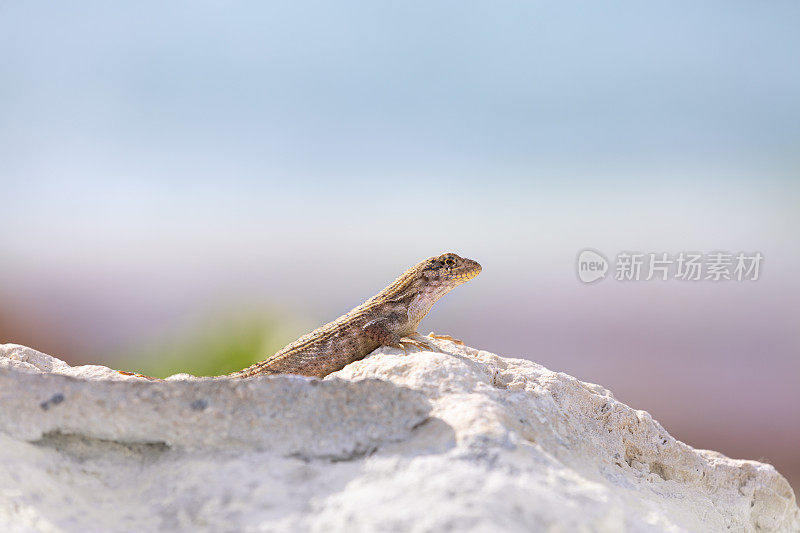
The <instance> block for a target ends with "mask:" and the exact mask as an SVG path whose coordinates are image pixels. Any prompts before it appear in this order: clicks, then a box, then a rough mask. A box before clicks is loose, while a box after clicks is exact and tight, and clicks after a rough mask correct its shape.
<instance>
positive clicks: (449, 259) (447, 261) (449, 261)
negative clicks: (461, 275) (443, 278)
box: [444, 257, 456, 267]
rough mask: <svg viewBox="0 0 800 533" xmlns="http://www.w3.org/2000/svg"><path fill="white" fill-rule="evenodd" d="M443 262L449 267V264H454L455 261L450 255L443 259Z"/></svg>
mask: <svg viewBox="0 0 800 533" xmlns="http://www.w3.org/2000/svg"><path fill="white" fill-rule="evenodd" d="M444 264H445V265H447V266H449V267H451V266H453V265H455V264H456V262H455V261H453V258H452V257H448V258H447V259H445V260H444Z"/></svg>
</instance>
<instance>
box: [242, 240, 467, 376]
mask: <svg viewBox="0 0 800 533" xmlns="http://www.w3.org/2000/svg"><path fill="white" fill-rule="evenodd" d="M480 272H481V266H480V265H479V264H478V263H477V262H476V261H473V260H472V259H465V258H462V257H459V256H458V255H456V254H454V253H445V254H442V255H440V256H437V257H431V258H429V259H426V260H424V261H421V262H419V263H417V264H416V265H415V266H413V267H411V268H409V269H408V270H406V271H405V272H404V273H403V274H402V275H401V276H400V277H399V278H397V279H396V280H394V282H393V283H392V284H391V285H389V286H388V287H386V288H385V289H383V290H382V291H381V292H379V293H378V294H377V295H375V296H373V297H372V298H370V299H369V300H367V301H366V302H364V303H363V304H361V305H359V306H358V307H356V308H355V309H353V310H352V311H350V312H349V313H347V314H345V315H342V316H340V317H339V318H337V319H336V320H334V321H333V322H330V323H328V324H325V325H324V326H322V327H320V328H317V329H315V330H314V331H312V332H311V333H308V334H306V335H303V336H302V337H300V338H299V339H297V340H296V341H294V342H293V343H291V344H289V345H288V346H286V347H285V348H283V349H282V350H280V351H278V352H277V353H276V354H275V355H273V356H272V357H269V358H268V359H265V360H264V361H261V362H260V363H256V364H254V365H253V366H251V367H248V368H245V369H244V370H240V371H238V372H234V373H233V374H230V375H231V376H232V377H241V378H247V377H251V376H257V375H260V374H301V375H304V376H314V377H323V376H326V375H328V374H330V373H331V372H336V371H337V370H341V369H342V368H344V367H345V365H347V364H349V363H352V362H353V361H357V360H359V359H362V358H364V357H366V356H367V355H368V354H369V353H370V352H372V351H373V350H375V349H376V348H378V347H379V346H393V347H396V348H401V349H403V350H405V349H406V346H407V345H414V346H418V347H421V348H431V346H430V345H429V344H428V343H426V342H425V340H421V339H419V335H417V334H416V332H417V326H418V325H419V323H420V321H421V320H422V319H423V318H424V317H425V315H427V314H428V311H430V309H431V306H433V304H434V303H436V301H437V300H439V298H441V297H442V296H444V295H445V294H447V293H448V292H450V291H451V290H453V289H454V288H456V287H457V286H459V285H461V284H462V283H465V282H467V281H469V280H471V279H472V278H474V277H475V276H477V275H478V274H480ZM411 336H416V337H417V338H409V337H411ZM438 338H445V339H449V340H454V339H452V338H451V337H447V336H442V337H438Z"/></svg>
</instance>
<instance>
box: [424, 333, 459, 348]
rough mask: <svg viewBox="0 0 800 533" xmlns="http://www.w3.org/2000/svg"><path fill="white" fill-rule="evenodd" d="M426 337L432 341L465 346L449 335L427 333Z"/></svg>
mask: <svg viewBox="0 0 800 533" xmlns="http://www.w3.org/2000/svg"><path fill="white" fill-rule="evenodd" d="M428 337H430V338H432V339H438V340H442V341H450V342H454V343H456V344H460V345H461V346H465V344H464V341H462V340H460V339H456V338H453V337H451V336H450V335H436V334H435V333H434V332H432V331H431V332H430V333H428Z"/></svg>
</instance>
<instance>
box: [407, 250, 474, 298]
mask: <svg viewBox="0 0 800 533" xmlns="http://www.w3.org/2000/svg"><path fill="white" fill-rule="evenodd" d="M421 266H422V277H423V278H424V279H425V280H426V281H427V282H428V283H429V284H431V285H442V286H444V287H447V288H448V290H449V289H452V288H454V287H456V286H458V285H461V284H462V283H465V282H467V281H469V280H471V279H472V278H474V277H475V276H477V275H478V274H480V273H481V265H480V264H478V262H477V261H473V260H472V259H467V258H466V257H460V256H458V255H456V254H454V253H452V252H448V253H444V254H442V255H438V256H435V257H431V258H430V259H428V260H426V261H423V262H422V265H421Z"/></svg>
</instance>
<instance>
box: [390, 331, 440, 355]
mask: <svg viewBox="0 0 800 533" xmlns="http://www.w3.org/2000/svg"><path fill="white" fill-rule="evenodd" d="M398 344H399V345H400V346H395V348H400V349H401V350H403V351H404V352H405V353H408V349H409V348H410V347H411V346H413V347H414V348H416V349H417V350H419V351H421V352H440V351H441V350H440V349H439V348H438V347H437V346H436V345H434V344H433V343H430V342H428V341H427V340H426V339H425V337H423V336H422V335H414V336H413V337H403V338H402V339H400V342H399V343H398Z"/></svg>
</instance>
